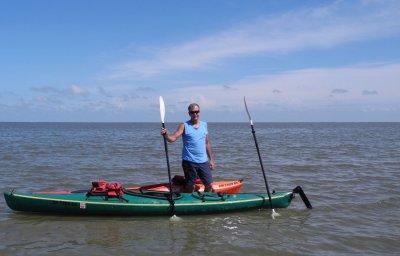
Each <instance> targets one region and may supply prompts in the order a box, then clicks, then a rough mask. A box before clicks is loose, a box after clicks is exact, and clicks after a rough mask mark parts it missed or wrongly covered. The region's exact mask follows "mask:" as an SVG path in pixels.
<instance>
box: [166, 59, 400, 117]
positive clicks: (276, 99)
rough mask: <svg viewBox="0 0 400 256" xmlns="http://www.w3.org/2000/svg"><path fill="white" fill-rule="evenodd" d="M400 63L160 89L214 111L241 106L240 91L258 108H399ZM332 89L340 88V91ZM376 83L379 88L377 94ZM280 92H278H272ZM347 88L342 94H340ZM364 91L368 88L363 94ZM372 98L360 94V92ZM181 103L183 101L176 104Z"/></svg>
mask: <svg viewBox="0 0 400 256" xmlns="http://www.w3.org/2000/svg"><path fill="white" fill-rule="evenodd" d="M399 74H400V63H397V64H379V65H361V66H352V67H345V68H332V69H302V70H294V71H290V72H283V73H280V74H274V75H263V76H255V77H248V78H245V79H242V80H240V81H238V82H236V83H233V84H230V85H228V86H229V87H230V88H233V89H234V90H226V89H225V88H224V87H223V86H221V85H204V86H196V87H186V88H180V89H179V90H178V89H177V90H172V91H167V92H165V94H164V95H166V98H171V99H174V101H175V102H178V103H179V102H184V103H187V102H198V103H199V104H200V105H201V106H202V107H204V108H207V109H209V110H213V111H219V110H223V109H226V108H227V106H228V107H230V108H231V110H237V109H242V107H243V106H242V104H243V102H242V101H243V96H246V98H247V99H248V102H249V103H250V105H251V106H253V107H257V108H259V109H262V108H264V109H265V108H268V107H271V106H273V108H274V109H277V108H279V109H282V110H299V109H318V108H320V107H329V106H350V105H351V106H363V105H370V106H374V105H376V106H378V105H379V106H385V105H387V106H390V107H393V106H395V107H397V108H400V89H399V88H400V77H399ZM337 88H341V89H340V92H343V93H339V94H337V93H335V94H334V95H333V94H332V92H335V91H337V90H338V89H337ZM375 88H379V94H378V93H377V90H376V89H375ZM278 91H279V92H284V93H277V92H278ZM344 92H346V93H344ZM366 92H367V93H366ZM366 94H368V95H373V96H374V97H365V95H366ZM177 107H178V108H182V107H184V106H183V103H182V104H180V105H178V106H177Z"/></svg>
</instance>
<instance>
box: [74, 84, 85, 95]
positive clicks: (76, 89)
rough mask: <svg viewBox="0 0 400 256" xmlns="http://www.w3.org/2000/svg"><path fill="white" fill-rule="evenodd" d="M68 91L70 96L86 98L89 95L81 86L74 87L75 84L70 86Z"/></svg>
mask: <svg viewBox="0 0 400 256" xmlns="http://www.w3.org/2000/svg"><path fill="white" fill-rule="evenodd" d="M69 91H70V93H71V94H72V95H76V96H87V95H89V92H88V91H87V90H86V89H84V88H83V87H81V86H78V85H75V84H73V85H71V86H70V88H69Z"/></svg>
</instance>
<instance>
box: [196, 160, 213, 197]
mask: <svg viewBox="0 0 400 256" xmlns="http://www.w3.org/2000/svg"><path fill="white" fill-rule="evenodd" d="M197 175H198V176H199V178H200V179H201V181H202V182H203V184H204V192H212V182H213V178H212V174H211V169H210V164H209V163H208V162H205V163H202V164H197Z"/></svg>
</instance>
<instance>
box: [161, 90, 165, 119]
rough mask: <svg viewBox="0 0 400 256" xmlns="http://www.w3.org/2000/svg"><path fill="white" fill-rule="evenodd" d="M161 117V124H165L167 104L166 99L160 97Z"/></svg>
mask: <svg viewBox="0 0 400 256" xmlns="http://www.w3.org/2000/svg"><path fill="white" fill-rule="evenodd" d="M160 116H161V123H164V120H165V104H164V99H163V97H162V96H160Z"/></svg>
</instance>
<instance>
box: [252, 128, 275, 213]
mask: <svg viewBox="0 0 400 256" xmlns="http://www.w3.org/2000/svg"><path fill="white" fill-rule="evenodd" d="M250 126H251V133H252V134H253V138H254V142H255V144H256V148H257V154H258V160H260V165H261V170H262V173H263V177H264V183H265V187H266V189H267V194H268V200H269V204H270V206H271V209H273V208H272V199H271V193H270V192H269V187H268V181H267V176H266V175H265V171H264V165H263V162H262V159H261V154H260V148H259V147H258V142H257V137H256V131H255V130H254V125H253V123H252V122H251V124H250Z"/></svg>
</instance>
